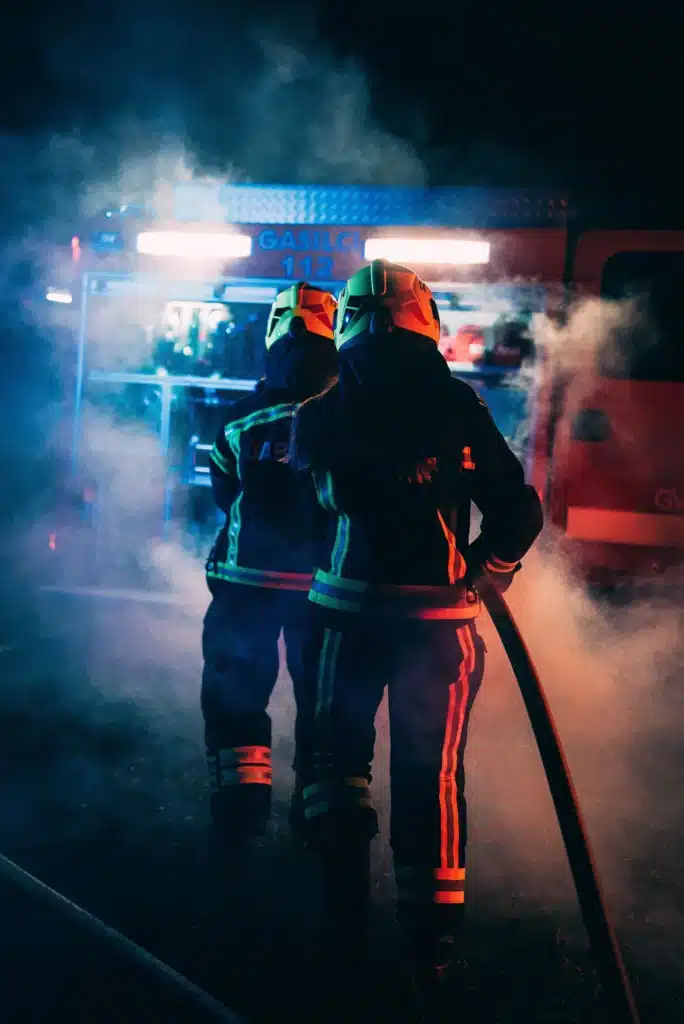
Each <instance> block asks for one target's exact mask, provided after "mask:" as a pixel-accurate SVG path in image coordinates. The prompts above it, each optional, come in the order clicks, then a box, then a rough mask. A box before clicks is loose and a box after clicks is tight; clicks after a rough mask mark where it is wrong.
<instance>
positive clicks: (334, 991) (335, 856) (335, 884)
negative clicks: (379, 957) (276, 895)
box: [316, 839, 371, 1024]
mask: <svg viewBox="0 0 684 1024" xmlns="http://www.w3.org/2000/svg"><path fill="white" fill-rule="evenodd" d="M316 852H317V854H318V856H319V859H320V864H321V874H322V881H323V912H322V915H321V926H320V931H319V935H318V951H317V952H318V960H319V963H320V968H319V988H320V990H321V994H322V993H323V991H324V990H327V995H326V997H325V999H324V1002H325V1008H324V1014H322V1015H321V1019H323V1017H324V1018H325V1019H326V1020H328V1021H331V1022H334V1024H365V1022H367V1021H368V1022H369V1021H370V1019H371V1017H370V1008H369V963H368V960H369V956H368V953H369V949H368V946H369V935H368V929H369V911H370V846H369V843H368V841H367V840H365V839H364V840H360V841H357V842H352V843H350V842H349V841H348V840H347V841H346V842H345V843H344V845H343V843H342V842H339V843H336V844H334V845H332V846H331V847H330V848H328V849H326V850H321V849H320V848H319V849H318V850H317V851H316ZM321 1009H323V1007H321Z"/></svg>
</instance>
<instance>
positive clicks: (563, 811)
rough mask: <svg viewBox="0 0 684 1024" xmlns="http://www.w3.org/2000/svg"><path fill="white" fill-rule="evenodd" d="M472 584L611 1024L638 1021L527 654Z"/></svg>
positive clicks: (493, 594)
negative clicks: (504, 673) (534, 766)
mask: <svg viewBox="0 0 684 1024" xmlns="http://www.w3.org/2000/svg"><path fill="white" fill-rule="evenodd" d="M477 589H478V592H479V594H480V596H481V597H482V600H483V602H484V605H485V607H486V609H487V611H488V612H489V615H490V618H491V620H492V622H493V624H494V627H495V629H496V631H497V633H498V634H499V638H500V639H501V642H502V644H503V647H504V650H505V652H506V655H507V657H508V660H509V662H510V664H511V668H512V669H513V672H514V674H515V677H516V680H517V682H518V686H519V687H520V693H521V695H522V699H523V703H524V704H525V708H526V710H527V714H528V716H529V719H530V725H531V726H532V731H533V732H534V737H535V740H536V742H537V747H538V749H539V754H540V756H541V760H542V764H543V766H544V771H545V773H546V779H547V782H548V784H549V790H550V792H551V798H552V800H553V804H554V807H555V810H556V816H557V818H558V824H559V826H560V830H561V835H562V837H563V842H564V844H565V850H566V853H567V856H568V862H569V865H570V871H571V873H572V877H573V881H574V883H575V890H576V892H577V899H578V902H579V906H580V911H581V914H582V919H583V921H584V927H585V928H586V931H587V935H588V937H589V943H590V946H591V949H592V952H593V955H594V958H595V961H596V967H597V972H598V976H599V979H600V981H601V984H602V988H603V993H604V998H605V1001H606V1004H607V1006H608V1009H609V1013H610V1018H609V1019H610V1021H611V1022H612V1024H639V1014H638V1010H637V1007H636V1003H635V1000H634V996H633V994H632V990H631V987H630V983H629V978H628V975H627V971H626V969H625V966H624V963H623V960H622V955H621V953H620V947H619V945H618V941H617V938H616V935H615V931H614V929H613V926H612V924H611V920H610V916H609V914H608V909H607V905H606V901H605V898H604V895H603V891H602V888H601V884H600V881H599V876H598V871H597V869H596V864H595V861H594V855H593V853H592V849H591V845H590V842H589V837H588V834H587V830H586V827H585V825H584V821H583V819H582V812H581V810H580V806H579V801H578V799H577V793H576V791H575V787H574V785H573V781H572V776H571V774H570V769H569V767H568V763H567V760H566V758H565V754H564V753H563V747H562V745H561V740H560V736H559V735H558V730H557V728H556V725H555V722H554V719H553V715H552V713H551V709H550V707H549V704H548V701H547V699H546V695H545V693H544V689H543V687H542V684H541V680H540V679H539V675H538V674H537V670H536V668H535V665H534V662H533V661H532V657H531V655H530V653H529V651H528V649H527V646H526V644H525V641H524V640H523V638H522V636H521V634H520V631H519V629H518V627H517V625H516V622H515V619H514V618H513V616H512V614H511V611H510V609H509V607H508V605H507V603H506V600H505V599H504V597H503V596H502V595H501V593H500V592H499V591H498V590H497V589H496V588H495V586H494V585H493V583H492V582H491V580H490V579H489V578H487V577H485V576H484V575H482V576H480V577H479V578H478V580H477Z"/></svg>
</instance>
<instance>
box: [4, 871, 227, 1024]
mask: <svg viewBox="0 0 684 1024" xmlns="http://www.w3.org/2000/svg"><path fill="white" fill-rule="evenodd" d="M0 875H4V876H5V878H7V880H8V881H10V882H12V883H13V884H14V885H17V886H19V888H21V889H23V890H24V891H25V892H27V893H28V894H29V895H30V896H33V897H35V898H37V899H40V900H42V901H43V903H46V904H48V905H49V906H51V907H52V908H53V909H55V910H57V911H59V912H60V913H63V914H65V915H66V916H67V917H69V918H70V919H71V920H72V921H74V922H75V923H76V924H77V925H80V926H83V927H85V928H86V929H87V930H88V931H89V932H90V933H91V935H94V936H96V937H97V938H99V939H102V940H103V941H104V942H106V943H107V944H108V945H109V946H110V947H112V948H113V949H115V950H116V951H117V952H118V953H121V954H123V955H124V956H125V957H127V958H128V960H129V961H134V962H135V963H136V964H138V966H140V967H142V968H144V969H145V970H147V971H148V973H150V974H152V975H154V976H155V977H156V979H157V980H158V981H160V982H161V983H162V984H164V985H165V986H166V988H167V989H173V990H174V991H175V992H176V994H177V995H180V996H183V997H184V999H185V1001H186V1003H187V1004H188V1006H190V1005H192V1006H194V1008H195V1012H197V1013H198V1015H197V1018H196V1019H197V1020H198V1021H200V1020H207V1021H209V1020H211V1021H215V1022H216V1024H244V1022H243V1021H241V1019H240V1018H239V1017H238V1016H236V1014H234V1013H232V1012H231V1011H230V1010H229V1009H228V1007H226V1006H224V1005H223V1003H221V1002H219V1000H218V999H214V997H213V996H211V995H209V993H208V992H205V991H204V989H202V988H200V987H199V986H198V985H195V984H194V982H192V981H190V980H189V979H188V978H186V977H184V975H182V974H179V973H178V971H174V969H173V968H172V967H169V965H168V964H165V963H164V962H163V961H162V960H158V959H157V957H155V956H153V955H152V953H149V952H148V951H147V950H146V949H143V948H142V946H138V945H137V944H136V943H135V942H133V941H132V940H131V939H129V938H127V937H126V936H125V935H122V934H121V932H118V931H117V930H116V929H115V928H111V927H110V926H109V925H107V924H105V923H104V921H101V920H100V919H99V918H97V917H95V916H94V915H93V914H90V913H89V912H88V911H87V910H84V909H83V907H80V906H79V905H78V904H77V903H72V901H71V900H69V899H67V897H66V896H63V895H62V894H61V893H59V892H57V891H56V890H55V889H51V888H50V886H49V885H46V884H45V883H44V882H41V881H40V879H38V878H35V877H34V876H33V875H31V874H29V873H28V871H24V869H23V868H20V867H19V865H18V864H15V863H14V861H11V860H9V859H8V858H7V857H4V856H3V855H2V854H0ZM199 1011H201V1015H200V1013H199Z"/></svg>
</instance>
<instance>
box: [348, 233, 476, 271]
mask: <svg viewBox="0 0 684 1024" xmlns="http://www.w3.org/2000/svg"><path fill="white" fill-rule="evenodd" d="M490 249H491V246H490V244H489V242H476V241H474V240H473V239H467V238H369V239H368V240H367V242H366V243H365V245H364V250H363V255H364V258H365V259H367V260H369V261H370V260H376V259H386V260H391V261H393V262H399V263H401V262H407V263H411V262H414V263H420V264H424V263H444V264H453V265H458V266H473V265H476V264H480V263H489V253H490Z"/></svg>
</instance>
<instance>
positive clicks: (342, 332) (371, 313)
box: [335, 260, 440, 349]
mask: <svg viewBox="0 0 684 1024" xmlns="http://www.w3.org/2000/svg"><path fill="white" fill-rule="evenodd" d="M395 327H399V328H401V329H403V330H406V331H412V332H413V333H414V334H422V335H423V336H424V337H426V338H430V339H431V340H432V341H434V342H435V344H436V343H437V342H438V341H439V337H440V327H439V312H438V311H437V304H436V302H435V300H434V297H433V295H432V292H431V291H430V289H429V288H428V286H427V285H426V284H425V282H424V281H421V279H420V278H419V277H418V276H417V274H414V272H413V271H412V270H408V269H407V268H406V267H400V266H397V265H396V264H394V263H388V262H386V261H385V260H373V262H372V263H369V264H368V266H366V267H362V269H361V270H358V271H357V272H356V273H355V274H354V275H353V276H352V277H350V278H349V280H348V281H347V283H346V285H345V286H344V288H343V289H342V292H341V293H340V298H339V303H338V307H337V323H336V327H335V344H336V345H337V348H338V349H340V348H342V347H343V346H344V345H348V344H349V343H350V342H351V341H353V340H354V339H359V338H360V336H361V335H364V334H376V333H382V332H389V331H391V330H392V329H393V328H395Z"/></svg>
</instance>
